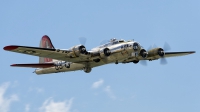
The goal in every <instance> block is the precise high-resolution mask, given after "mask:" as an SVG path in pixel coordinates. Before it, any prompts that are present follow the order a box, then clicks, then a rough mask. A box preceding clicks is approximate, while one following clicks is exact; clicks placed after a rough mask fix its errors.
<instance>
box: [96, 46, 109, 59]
mask: <svg viewBox="0 0 200 112" xmlns="http://www.w3.org/2000/svg"><path fill="white" fill-rule="evenodd" d="M99 52H100V57H101V58H104V57H108V56H110V54H111V51H110V49H109V48H103V49H100V51H99Z"/></svg>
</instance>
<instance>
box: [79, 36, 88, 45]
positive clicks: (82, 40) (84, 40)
mask: <svg viewBox="0 0 200 112" xmlns="http://www.w3.org/2000/svg"><path fill="white" fill-rule="evenodd" d="M79 41H80V43H81V44H82V45H85V44H86V41H87V39H86V38H85V37H79Z"/></svg>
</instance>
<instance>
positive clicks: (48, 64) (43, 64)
mask: <svg viewBox="0 0 200 112" xmlns="http://www.w3.org/2000/svg"><path fill="white" fill-rule="evenodd" d="M10 66H12V67H30V68H48V67H53V66H54V63H32V64H12V65H10Z"/></svg>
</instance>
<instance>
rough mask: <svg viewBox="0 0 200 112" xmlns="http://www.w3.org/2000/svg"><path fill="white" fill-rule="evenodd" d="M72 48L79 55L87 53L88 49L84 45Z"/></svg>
mask: <svg viewBox="0 0 200 112" xmlns="http://www.w3.org/2000/svg"><path fill="white" fill-rule="evenodd" d="M70 50H72V51H73V52H74V54H75V55H76V56H77V57H78V56H80V54H87V51H86V48H85V46H84V45H77V46H74V47H72V48H71V49H70Z"/></svg>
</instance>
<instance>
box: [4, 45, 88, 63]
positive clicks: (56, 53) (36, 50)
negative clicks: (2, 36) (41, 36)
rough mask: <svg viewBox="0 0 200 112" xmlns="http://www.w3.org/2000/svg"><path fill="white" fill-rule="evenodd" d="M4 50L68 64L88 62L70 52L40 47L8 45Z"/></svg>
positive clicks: (85, 58) (85, 57) (84, 58)
mask: <svg viewBox="0 0 200 112" xmlns="http://www.w3.org/2000/svg"><path fill="white" fill-rule="evenodd" d="M4 50H6V51H11V52H17V53H22V54H27V55H32V56H38V57H45V58H52V59H57V60H63V61H69V62H86V61H89V60H88V59H87V56H86V55H85V56H84V55H83V56H79V57H78V56H76V55H75V53H74V51H72V50H60V49H50V48H40V47H29V46H18V45H10V46H6V47H4Z"/></svg>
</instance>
